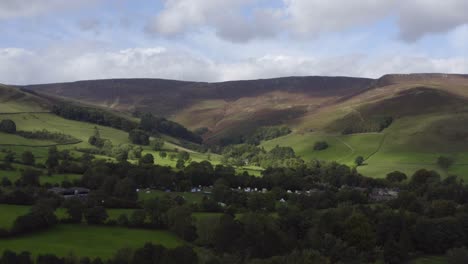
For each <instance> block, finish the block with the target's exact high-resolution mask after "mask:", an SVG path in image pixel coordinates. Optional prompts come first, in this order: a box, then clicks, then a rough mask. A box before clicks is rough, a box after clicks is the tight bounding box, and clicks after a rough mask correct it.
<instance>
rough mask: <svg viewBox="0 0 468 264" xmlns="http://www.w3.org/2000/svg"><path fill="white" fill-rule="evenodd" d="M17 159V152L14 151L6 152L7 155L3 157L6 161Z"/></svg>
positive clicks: (10, 161)
mask: <svg viewBox="0 0 468 264" xmlns="http://www.w3.org/2000/svg"><path fill="white" fill-rule="evenodd" d="M15 159H16V153H15V152H13V151H8V152H7V153H6V154H5V157H4V158H3V160H4V161H5V163H12V162H14V161H15Z"/></svg>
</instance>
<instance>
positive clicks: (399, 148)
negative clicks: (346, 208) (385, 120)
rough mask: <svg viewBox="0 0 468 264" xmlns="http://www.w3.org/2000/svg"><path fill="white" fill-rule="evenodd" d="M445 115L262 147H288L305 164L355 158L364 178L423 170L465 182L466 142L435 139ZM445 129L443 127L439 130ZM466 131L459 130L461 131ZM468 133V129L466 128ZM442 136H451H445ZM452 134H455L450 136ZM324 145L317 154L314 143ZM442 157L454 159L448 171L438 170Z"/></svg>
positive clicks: (296, 136) (305, 136) (285, 139)
mask: <svg viewBox="0 0 468 264" xmlns="http://www.w3.org/2000/svg"><path fill="white" fill-rule="evenodd" d="M451 118H452V117H451V116H447V115H421V116H413V117H406V118H401V119H399V120H397V121H395V122H394V124H392V125H391V126H390V127H389V128H388V129H386V130H384V131H383V132H382V133H363V134H353V135H333V134H324V133H292V134H289V135H287V136H284V137H280V138H276V139H273V140H270V141H266V142H263V143H262V146H264V147H265V149H267V150H268V149H271V148H273V147H274V146H276V145H279V146H291V147H292V148H293V149H294V150H295V151H296V154H298V155H299V156H301V157H302V158H304V159H305V160H312V159H318V160H329V161H330V160H333V161H337V162H340V163H345V164H347V165H354V164H353V163H354V159H355V158H356V157H357V156H363V157H364V158H365V159H366V161H365V164H364V166H360V167H358V170H359V172H360V173H362V174H363V175H365V176H369V177H374V178H382V177H385V175H386V174H387V173H389V172H392V171H395V170H399V171H402V172H404V173H406V174H408V175H411V174H413V173H414V172H415V171H417V170H419V169H422V168H425V169H430V170H436V171H438V172H439V173H440V174H441V175H443V176H446V175H458V176H459V177H461V178H463V179H465V180H466V179H468V146H467V144H468V143H467V142H459V143H457V142H450V141H449V139H448V138H445V137H443V136H442V135H438V133H441V132H440V129H441V128H440V126H437V127H436V128H434V123H437V122H439V123H442V124H445V123H447V122H451ZM442 127H444V126H442ZM463 129H465V128H462V130H463ZM467 130H468V128H467ZM445 133H451V131H449V132H445ZM453 133H455V132H453ZM322 140H324V141H327V142H328V144H329V145H330V146H329V148H328V149H326V150H322V151H316V150H314V149H313V145H314V143H315V142H317V141H322ZM441 155H445V156H450V157H454V158H455V163H454V165H453V166H452V167H450V169H449V170H448V171H446V170H443V169H441V168H440V167H439V166H438V165H437V163H436V161H437V158H438V157H439V156H441Z"/></svg>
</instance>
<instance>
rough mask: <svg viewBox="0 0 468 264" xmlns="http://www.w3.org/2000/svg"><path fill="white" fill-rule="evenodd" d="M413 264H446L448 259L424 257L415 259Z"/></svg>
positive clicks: (443, 257)
mask: <svg viewBox="0 0 468 264" xmlns="http://www.w3.org/2000/svg"><path fill="white" fill-rule="evenodd" d="M410 263H411V264H445V263H447V258H446V257H445V256H424V257H419V258H417V259H414V260H412V261H411V262H410Z"/></svg>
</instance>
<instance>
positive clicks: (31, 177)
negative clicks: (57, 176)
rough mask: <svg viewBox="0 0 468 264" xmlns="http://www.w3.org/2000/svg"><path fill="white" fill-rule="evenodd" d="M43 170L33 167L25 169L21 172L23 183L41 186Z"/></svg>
mask: <svg viewBox="0 0 468 264" xmlns="http://www.w3.org/2000/svg"><path fill="white" fill-rule="evenodd" d="M39 175H41V172H40V171H38V170H33V169H25V170H24V171H22V172H21V183H22V184H23V185H27V186H39Z"/></svg>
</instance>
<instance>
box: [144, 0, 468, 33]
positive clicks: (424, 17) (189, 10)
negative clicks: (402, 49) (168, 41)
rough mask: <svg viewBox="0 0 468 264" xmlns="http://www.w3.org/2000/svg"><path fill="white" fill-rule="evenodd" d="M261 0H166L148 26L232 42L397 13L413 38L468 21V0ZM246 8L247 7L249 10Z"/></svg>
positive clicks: (357, 23)
mask: <svg viewBox="0 0 468 264" xmlns="http://www.w3.org/2000/svg"><path fill="white" fill-rule="evenodd" d="M260 3H263V2H262V1H261V0H224V1H218V0H165V1H164V8H163V9H162V11H160V12H159V13H158V14H157V15H156V16H155V17H154V18H153V20H152V21H151V22H150V23H149V24H148V26H147V31H148V32H150V33H153V34H158V35H162V36H169V37H171V36H178V35H183V34H186V33H193V32H196V31H198V30H200V29H202V28H210V29H212V30H214V31H215V32H216V33H217V34H218V36H219V37H221V38H223V39H225V40H228V41H232V42H247V41H250V40H252V39H255V38H272V37H275V36H278V35H281V34H284V33H288V34H291V35H295V36H299V37H306V38H310V37H317V36H318V35H320V34H326V33H330V32H341V31H345V30H350V29H354V28H356V27H361V26H373V25H375V23H376V22H378V21H382V20H384V19H385V18H388V17H395V18H396V20H397V21H398V22H397V26H398V28H399V31H400V37H401V39H403V40H405V41H408V42H411V41H415V40H417V39H420V38H421V37H423V36H425V35H427V34H432V33H443V32H447V31H450V30H452V29H454V28H456V27H458V26H461V25H464V24H468V12H466V10H468V1H466V0H446V1H443V2H441V1H439V0H392V1H389V0H346V1H342V0H327V1H323V0H281V3H282V4H281V5H280V7H268V6H266V5H263V6H262V5H260ZM246 9H251V10H252V12H251V14H249V15H246V14H245V10H246Z"/></svg>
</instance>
